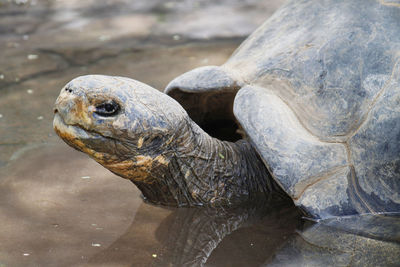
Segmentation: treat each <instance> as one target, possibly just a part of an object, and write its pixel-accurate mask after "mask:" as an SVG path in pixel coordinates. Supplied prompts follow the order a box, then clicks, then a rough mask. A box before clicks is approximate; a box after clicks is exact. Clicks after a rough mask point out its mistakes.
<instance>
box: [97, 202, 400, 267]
mask: <svg viewBox="0 0 400 267" xmlns="http://www.w3.org/2000/svg"><path fill="white" fill-rule="evenodd" d="M154 209H159V207H154V206H151V205H148V204H142V205H141V206H140V208H139V210H138V212H137V214H136V217H135V220H134V221H133V223H132V224H131V226H130V227H129V229H128V230H127V231H126V232H125V233H124V234H123V235H122V236H121V237H120V238H119V239H118V240H117V241H115V242H114V243H113V244H112V245H111V246H110V247H108V248H107V249H106V250H105V251H102V252H101V253H99V254H97V255H96V256H94V257H93V258H92V259H91V260H90V264H91V265H93V266H96V265H97V264H106V265H107V264H110V265H116V264H117V265H118V264H121V265H127V264H129V265H131V266H136V265H138V264H143V263H144V262H146V264H149V265H150V264H151V265H152V266H398V264H399V263H400V217H398V216H374V215H363V216H352V217H345V218H335V219H329V220H325V221H321V222H318V223H314V222H311V221H304V220H301V216H300V213H299V211H298V210H297V209H296V208H295V207H293V206H292V205H291V203H289V202H284V201H281V200H276V199H274V200H270V201H268V202H259V203H257V204H256V205H250V206H246V207H240V208H236V209H230V210H226V209H217V210H215V209H207V208H192V209H187V208H182V209H169V210H170V211H171V213H170V214H169V215H168V216H167V217H166V218H164V219H163V220H162V221H161V222H160V224H159V225H158V227H157V229H156V231H155V236H156V239H157V242H159V245H158V246H154V244H153V246H152V245H151V244H150V243H149V242H148V236H147V235H146V234H144V232H143V225H144V224H145V225H146V224H148V223H149V224H151V223H154V220H153V221H152V219H151V218H152V217H153V216H154V211H155V210H154ZM153 219H154V218H153ZM149 253H151V256H152V259H151V257H150V255H149ZM144 259H145V261H143V260H144ZM118 266H119V265H118Z"/></svg>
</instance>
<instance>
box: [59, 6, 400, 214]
mask: <svg viewBox="0 0 400 267" xmlns="http://www.w3.org/2000/svg"><path fill="white" fill-rule="evenodd" d="M399 59H400V4H398V3H397V2H395V1H385V0H382V1H373V0H368V1H365V0H354V1H346V0H340V1H333V0H325V1H309V0H303V1H289V2H288V3H287V4H286V5H285V6H283V7H281V8H280V9H279V10H278V11H277V12H276V13H275V14H274V15H273V16H272V17H271V18H269V19H268V20H267V21H266V22H265V23H264V24H263V25H261V26H260V27H259V28H258V29H257V30H256V31H255V32H254V33H253V34H251V35H250V36H249V37H248V38H247V39H246V40H245V41H244V42H243V43H242V44H241V45H240V47H239V48H237V50H236V51H235V52H234V53H233V55H232V56H231V57H230V58H229V59H228V60H227V62H226V63H225V64H223V65H222V66H205V67H200V68H196V69H194V70H191V71H189V72H187V73H184V74H182V75H181V76H178V77H177V78H175V79H174V80H172V81H171V82H170V83H169V84H168V86H167V87H166V89H165V94H164V93H161V92H159V91H157V90H156V89H153V88H151V87H150V86H148V85H145V84H143V83H140V82H138V81H135V80H132V79H129V78H124V77H111V76H103V75H88V76H82V77H78V78H76V79H74V80H72V81H71V82H69V83H68V84H67V85H66V86H65V87H64V88H63V89H62V90H61V93H60V96H59V97H58V99H57V101H56V104H55V113H56V115H55V118H54V128H55V131H56V132H57V134H58V135H59V136H60V137H61V138H62V139H64V141H65V142H67V143H68V144H69V145H71V146H73V147H74V148H76V149H78V150H80V151H83V152H85V153H87V154H89V156H91V157H92V158H94V159H95V160H96V161H97V162H99V163H100V164H102V165H103V166H104V167H106V168H108V169H109V170H111V171H112V172H114V173H116V174H117V175H119V176H122V177H124V178H127V179H130V180H131V181H132V182H133V183H135V184H136V185H137V187H138V188H139V189H140V190H141V191H142V193H143V195H144V197H145V198H146V199H147V200H148V201H151V202H154V203H160V204H166V205H178V206H196V205H217V204H218V205H219V204H221V205H230V204H232V203H241V202H242V201H245V200H247V199H251V198H252V197H254V196H259V195H261V196H263V197H267V196H268V195H269V194H270V193H271V191H279V190H280V189H282V190H283V191H284V192H285V194H287V195H288V196H289V197H290V198H291V199H292V200H293V202H294V203H295V204H296V205H297V206H298V207H300V208H301V209H302V210H303V211H304V213H305V214H306V215H307V216H309V217H311V218H315V219H320V218H328V217H335V216H346V215H354V214H364V213H385V212H399V211H400V156H399V155H400V79H399V74H400V64H399ZM271 177H272V179H271Z"/></svg>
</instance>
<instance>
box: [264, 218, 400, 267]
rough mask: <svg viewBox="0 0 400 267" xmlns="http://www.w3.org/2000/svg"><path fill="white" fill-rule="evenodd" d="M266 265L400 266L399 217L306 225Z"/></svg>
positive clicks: (351, 219) (348, 219) (345, 219)
mask: <svg viewBox="0 0 400 267" xmlns="http://www.w3.org/2000/svg"><path fill="white" fill-rule="evenodd" d="M267 265H268V266H399V265H400V216H399V215H390V216H389V215H371V214H366V215H359V216H349V217H344V218H334V219H328V220H325V221H321V222H319V223H317V224H312V225H311V226H310V225H308V224H307V223H306V224H305V225H304V230H301V231H298V234H297V235H296V236H294V237H293V238H291V239H290V240H288V242H287V243H286V244H285V246H284V247H283V248H282V249H281V250H280V251H279V252H278V253H277V254H276V255H275V257H274V259H273V260H272V262H270V263H269V264H267Z"/></svg>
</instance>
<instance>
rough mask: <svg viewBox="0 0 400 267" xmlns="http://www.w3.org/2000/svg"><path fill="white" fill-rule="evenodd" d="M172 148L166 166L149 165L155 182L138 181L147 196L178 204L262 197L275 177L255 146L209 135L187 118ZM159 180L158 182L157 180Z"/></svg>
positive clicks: (212, 202)
mask: <svg viewBox="0 0 400 267" xmlns="http://www.w3.org/2000/svg"><path fill="white" fill-rule="evenodd" d="M179 132H180V134H179V137H178V138H176V142H175V144H174V148H173V149H170V150H169V152H167V153H169V155H164V157H165V158H168V159H169V162H168V167H167V169H163V170H159V169H157V170H153V171H152V173H153V177H154V178H156V177H155V176H158V177H157V179H154V180H155V181H156V182H155V183H152V184H141V185H140V184H137V183H135V184H137V186H138V187H139V189H140V190H141V191H142V193H143V195H144V197H145V198H146V199H147V200H149V201H150V202H154V203H162V204H166V205H174V206H175V205H176V206H202V205H211V206H216V205H231V204H234V203H236V202H237V203H239V202H240V203H242V202H243V201H246V200H251V199H253V198H256V197H259V196H260V195H262V197H265V195H268V194H269V192H270V191H271V190H272V187H273V181H272V179H271V178H270V175H269V173H268V171H267V169H266V167H265V166H264V164H263V162H262V161H261V159H260V157H259V156H258V154H257V153H256V151H255V150H254V148H253V147H252V146H251V145H250V144H249V142H247V141H246V140H239V141H237V142H236V143H232V142H227V141H221V140H218V139H216V138H213V137H211V136H209V135H208V134H207V133H206V132H204V131H203V130H202V129H201V128H200V127H199V126H197V125H196V124H195V123H194V122H192V121H189V122H188V123H187V124H186V125H185V126H184V127H183V128H182V129H180V130H179ZM157 184H158V185H157Z"/></svg>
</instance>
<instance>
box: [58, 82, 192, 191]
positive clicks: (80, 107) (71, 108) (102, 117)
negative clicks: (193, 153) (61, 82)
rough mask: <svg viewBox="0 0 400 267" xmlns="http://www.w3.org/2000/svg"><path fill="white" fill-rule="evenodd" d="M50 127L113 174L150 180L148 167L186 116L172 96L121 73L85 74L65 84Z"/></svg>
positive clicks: (160, 160) (158, 160)
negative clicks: (116, 74) (121, 75)
mask: <svg viewBox="0 0 400 267" xmlns="http://www.w3.org/2000/svg"><path fill="white" fill-rule="evenodd" d="M54 112H55V117H54V122H53V126H54V129H55V131H56V133H57V134H58V135H59V136H60V137H61V138H62V139H63V140H64V141H65V142H66V143H67V144H69V145H70V146H72V147H74V148H76V149H78V150H80V151H82V152H84V153H86V154H88V155H89V156H91V157H92V158H94V159H95V160H96V161H97V162H99V163H100V164H102V165H103V166H105V167H106V168H108V169H109V170H111V171H112V172H114V173H116V174H118V175H120V176H122V177H125V178H130V179H132V180H135V179H138V181H139V182H145V183H151V182H152V181H151V179H152V178H151V175H150V172H151V169H152V168H153V167H154V166H156V165H157V166H159V165H168V157H167V156H166V154H167V153H168V151H170V150H171V149H170V147H171V146H172V143H173V142H174V141H176V138H175V137H176V136H177V132H178V129H181V128H182V127H183V126H184V124H185V122H186V121H187V119H188V116H187V114H186V112H185V110H184V109H183V108H182V107H181V106H180V105H179V104H178V103H177V102H176V101H175V100H173V99H172V98H170V97H168V96H166V95H165V94H163V93H161V92H159V91H157V90H156V89H153V88H151V87H149V86H147V85H145V84H143V83H140V82H138V81H135V80H131V79H128V78H123V77H110V76H103V75H88V76H81V77H78V78H76V79H74V80H72V81H71V82H69V83H68V84H67V85H66V86H65V87H64V88H63V89H62V90H61V93H60V95H59V97H58V98H57V100H56V104H55V109H54Z"/></svg>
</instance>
